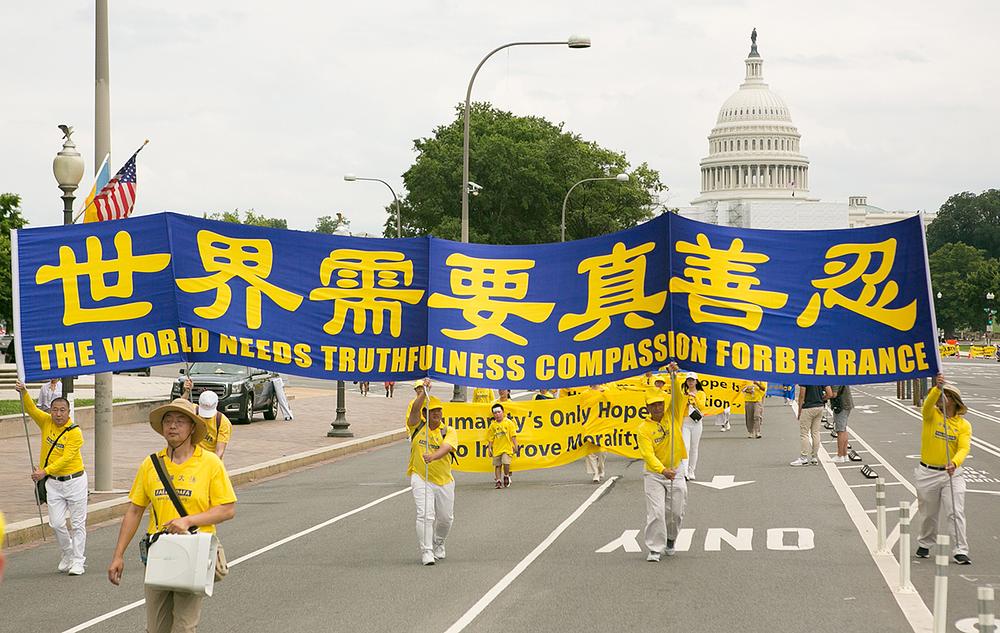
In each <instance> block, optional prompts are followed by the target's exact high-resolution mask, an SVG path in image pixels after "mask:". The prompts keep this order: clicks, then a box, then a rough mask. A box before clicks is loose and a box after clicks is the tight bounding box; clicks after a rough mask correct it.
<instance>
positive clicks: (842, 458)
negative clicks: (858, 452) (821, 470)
mask: <svg viewBox="0 0 1000 633" xmlns="http://www.w3.org/2000/svg"><path fill="white" fill-rule="evenodd" d="M849 461H850V460H849V459H847V455H836V456H835V457H834V458H833V463H834V464H846V463H847V462H849Z"/></svg>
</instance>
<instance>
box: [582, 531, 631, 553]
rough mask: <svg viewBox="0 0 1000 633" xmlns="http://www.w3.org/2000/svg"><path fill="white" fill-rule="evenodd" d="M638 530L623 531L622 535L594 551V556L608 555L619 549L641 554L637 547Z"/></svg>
mask: <svg viewBox="0 0 1000 633" xmlns="http://www.w3.org/2000/svg"><path fill="white" fill-rule="evenodd" d="M638 536H639V530H625V531H624V532H622V535H621V536H619V537H618V538H616V539H615V540H613V541H611V542H610V543H608V544H607V545H605V546H604V547H602V548H601V549H599V550H594V553H596V554H610V553H611V552H613V551H615V550H617V549H618V548H619V547H620V548H622V549H624V550H625V551H626V552H632V553H635V552H641V551H642V548H641V547H639V539H638V538H637V537H638Z"/></svg>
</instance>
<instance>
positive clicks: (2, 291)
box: [0, 193, 28, 330]
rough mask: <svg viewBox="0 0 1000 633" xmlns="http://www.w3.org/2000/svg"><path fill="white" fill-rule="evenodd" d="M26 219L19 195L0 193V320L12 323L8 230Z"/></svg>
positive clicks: (25, 221) (10, 324)
mask: <svg viewBox="0 0 1000 633" xmlns="http://www.w3.org/2000/svg"><path fill="white" fill-rule="evenodd" d="M27 223H28V221H27V220H26V219H25V218H24V216H23V215H21V196H19V195H17V194H16V193H0V321H3V322H4V323H6V324H7V329H8V330H12V329H13V325H14V301H13V285H12V283H11V278H10V230H11V229H20V228H23V227H24V226H25V225H26V224H27Z"/></svg>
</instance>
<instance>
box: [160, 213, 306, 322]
mask: <svg viewBox="0 0 1000 633" xmlns="http://www.w3.org/2000/svg"><path fill="white" fill-rule="evenodd" d="M198 252H199V254H200V255H201V265H202V267H204V268H205V271H206V272H209V273H215V274H214V275H209V276H208V277H192V278H189V279H178V280H177V287H178V288H180V289H181V290H183V291H184V292H189V293H196V292H205V291H206V290H215V291H216V293H215V302H214V303H212V305H209V306H203V307H200V308H195V309H194V313H195V314H197V315H198V316H200V317H201V318H203V319H218V318H219V317H221V316H222V315H224V314H225V313H226V311H227V310H229V304H230V302H231V301H232V299H233V291H232V289H231V288H230V287H229V286H228V285H227V284H228V283H229V281H230V280H231V279H233V278H234V277H238V278H240V279H242V280H243V281H245V282H247V284H249V286H248V287H247V290H246V303H247V314H246V316H247V327H249V328H250V329H252V330H256V329H257V328H259V327H260V302H261V294H265V295H267V296H268V298H269V299H271V300H272V301H274V302H275V303H277V304H278V305H279V306H281V307H282V308H284V309H285V310H288V311H290V312H294V311H295V310H296V309H297V308H298V307H299V304H301V303H302V297H300V296H299V295H297V294H295V293H294V292H289V291H288V290H284V289H282V288H279V287H277V286H275V285H274V284H272V283H269V282H267V281H265V279H267V277H268V276H269V275H270V274H271V264H272V260H273V259H274V254H273V253H272V252H271V242H269V241H268V240H261V239H256V240H252V239H243V238H237V237H226V236H225V235H219V234H218V233H213V232H212V231H198Z"/></svg>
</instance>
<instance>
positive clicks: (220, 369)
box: [190, 363, 248, 376]
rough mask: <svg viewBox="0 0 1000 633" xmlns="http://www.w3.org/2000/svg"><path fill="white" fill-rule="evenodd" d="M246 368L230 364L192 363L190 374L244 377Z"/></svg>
mask: <svg viewBox="0 0 1000 633" xmlns="http://www.w3.org/2000/svg"><path fill="white" fill-rule="evenodd" d="M247 371H248V370H247V368H246V367H243V366H242V365H233V364H231V363H193V364H192V365H191V372H190V373H192V374H227V375H230V376H246V375H247Z"/></svg>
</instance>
